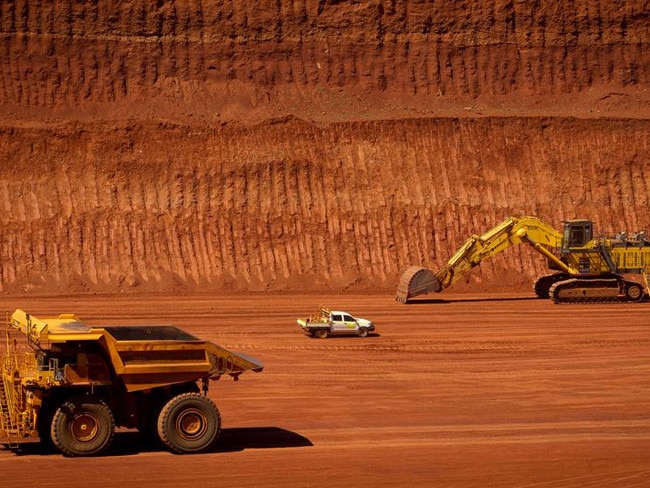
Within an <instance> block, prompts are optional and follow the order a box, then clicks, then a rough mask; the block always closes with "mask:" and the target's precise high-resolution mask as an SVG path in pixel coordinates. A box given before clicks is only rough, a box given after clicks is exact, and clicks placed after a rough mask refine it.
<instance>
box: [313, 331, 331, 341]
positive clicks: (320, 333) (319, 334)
mask: <svg viewBox="0 0 650 488" xmlns="http://www.w3.org/2000/svg"><path fill="white" fill-rule="evenodd" d="M328 335H330V333H329V331H328V330H327V329H318V330H317V331H316V332H314V336H316V337H318V338H319V339H327V336H328Z"/></svg>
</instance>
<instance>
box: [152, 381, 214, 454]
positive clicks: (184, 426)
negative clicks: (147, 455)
mask: <svg viewBox="0 0 650 488" xmlns="http://www.w3.org/2000/svg"><path fill="white" fill-rule="evenodd" d="M220 430H221V417H220V415H219V410H218V409H217V406H216V405H215V404H214V403H213V402H212V400H210V399H209V398H208V397H206V396H204V395H201V394H200V393H183V394H181V395H177V396H175V397H173V398H172V399H171V400H169V401H168V402H167V403H166V404H165V406H164V407H163V408H162V410H161V411H160V416H159V417H158V435H159V436H160V440H161V441H162V443H163V444H164V445H165V446H166V447H168V448H169V449H170V450H171V451H173V452H175V453H178V454H190V453H198V452H204V451H207V450H208V449H210V448H211V447H212V445H213V444H214V443H215V441H216V440H217V438H218V437H219V432H220Z"/></svg>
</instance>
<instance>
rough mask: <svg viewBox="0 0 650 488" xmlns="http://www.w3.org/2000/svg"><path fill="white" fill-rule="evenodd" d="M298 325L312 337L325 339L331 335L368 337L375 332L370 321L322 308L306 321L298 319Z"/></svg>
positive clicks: (373, 325)
mask: <svg viewBox="0 0 650 488" xmlns="http://www.w3.org/2000/svg"><path fill="white" fill-rule="evenodd" d="M297 322H298V325H299V326H300V327H301V328H302V330H303V331H304V332H305V333H306V334H307V335H309V336H311V337H318V338H320V339H325V338H326V337H328V336H330V335H352V336H359V337H366V336H367V335H368V334H369V333H370V332H372V331H374V330H375V324H374V323H372V322H371V321H370V320H366V319H362V318H359V317H354V316H352V315H351V314H349V313H348V312H342V311H340V310H329V309H327V308H322V309H320V311H319V312H318V313H316V314H313V315H311V316H309V317H308V318H306V319H298V320H297Z"/></svg>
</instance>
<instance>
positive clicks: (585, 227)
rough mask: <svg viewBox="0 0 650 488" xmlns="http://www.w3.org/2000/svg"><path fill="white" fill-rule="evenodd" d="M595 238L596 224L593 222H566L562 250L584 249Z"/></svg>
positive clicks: (581, 220) (576, 220)
mask: <svg viewBox="0 0 650 488" xmlns="http://www.w3.org/2000/svg"><path fill="white" fill-rule="evenodd" d="M593 237H594V224H593V222H592V221H591V220H583V219H580V220H578V219H575V220H565V221H564V233H563V235H562V250H563V251H568V250H569V249H571V248H574V247H584V246H586V245H587V243H588V242H589V241H591V240H592V239H593Z"/></svg>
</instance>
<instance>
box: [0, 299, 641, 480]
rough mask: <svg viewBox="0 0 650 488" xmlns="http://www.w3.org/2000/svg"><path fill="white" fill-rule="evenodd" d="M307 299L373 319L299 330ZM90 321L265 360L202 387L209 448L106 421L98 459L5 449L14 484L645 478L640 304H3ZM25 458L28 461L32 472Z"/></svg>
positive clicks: (2, 458)
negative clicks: (165, 331)
mask: <svg viewBox="0 0 650 488" xmlns="http://www.w3.org/2000/svg"><path fill="white" fill-rule="evenodd" d="M320 304H322V305H329V306H332V307H336V308H342V309H344V310H349V311H350V312H351V313H354V314H356V315H359V316H362V317H366V318H369V319H372V320H374V321H375V322H376V325H377V331H376V332H377V334H376V335H374V336H370V337H367V338H359V337H349V338H345V337H344V338H328V339H324V340H322V339H311V338H308V337H306V336H305V335H303V334H302V332H301V331H300V329H299V327H298V325H297V324H296V323H295V320H296V318H297V317H301V316H305V315H308V314H309V313H310V312H312V311H314V309H315V308H316V307H318V306H319V305H320ZM18 305H19V306H21V307H23V308H24V309H25V310H26V311H28V312H29V313H32V314H34V315H35V316H37V317H39V316H40V317H47V316H51V315H53V314H58V313H61V312H64V311H66V312H75V313H77V314H78V315H79V316H80V317H81V318H82V319H83V320H84V321H86V322H87V323H88V324H90V325H106V324H113V325H115V324H136V323H138V324H161V323H164V324H169V323H172V324H175V325H178V326H180V327H182V328H183V329H185V330H187V331H189V332H190V333H192V334H194V335H196V336H199V337H202V338H204V339H207V340H211V341H213V342H215V343H217V344H221V345H222V346H224V347H227V348H229V349H232V350H235V351H239V352H243V353H247V354H251V355H253V356H255V357H257V358H259V359H260V360H262V361H263V362H264V364H265V370H264V371H263V372H262V373H246V374H244V375H242V377H241V380H240V381H238V382H234V381H232V380H231V379H230V378H222V379H221V380H220V381H219V382H213V383H211V387H210V391H209V395H210V397H211V398H212V399H213V400H214V401H215V402H216V404H217V405H218V406H219V408H220V410H221V416H222V420H223V428H224V430H223V435H222V437H221V441H220V443H219V444H218V446H217V447H216V449H215V452H211V453H208V454H202V455H188V456H175V455H172V454H169V453H167V452H165V451H163V450H161V449H160V448H158V447H157V446H152V445H149V444H146V443H145V442H143V440H142V438H141V437H140V436H139V435H138V434H137V433H136V432H131V431H124V432H119V433H118V434H117V435H116V438H115V444H114V445H113V448H112V449H111V450H110V452H109V453H108V455H107V456H105V457H100V458H91V459H78V458H77V459H67V458H63V457H62V456H61V455H59V454H52V453H47V452H44V451H43V450H42V449H40V448H38V447H37V446H33V445H32V446H29V445H28V446H25V447H24V450H23V452H22V454H23V455H21V456H18V455H15V454H13V453H11V452H10V451H8V450H5V449H0V472H1V473H2V479H3V480H8V481H11V484H13V485H21V486H31V485H33V484H35V483H36V481H35V480H36V479H37V477H38V484H41V485H42V484H45V485H46V486H61V483H62V481H61V480H65V481H64V483H65V486H69V487H71V488H74V487H82V486H83V487H86V486H88V483H89V479H92V486H96V487H116V486H134V485H136V484H137V485H141V486H160V487H175V486H190V485H191V486H197V487H204V486H205V487H211V486H221V487H241V486H257V487H260V488H261V487H268V488H272V487H273V488H275V487H286V486H304V487H307V486H327V487H350V486H367V487H377V486H379V487H397V486H416V487H431V486H453V487H457V488H465V487H479V486H480V487H483V486H494V487H504V488H509V487H524V486H544V487H549V488H560V487H562V488H565V487H596V486H598V487H601V486H607V487H628V486H635V487H636V486H638V487H641V486H648V485H649V484H650V469H649V468H648V466H650V418H649V417H648V412H649V411H650V397H649V396H648V394H647V392H648V390H649V388H650V347H649V346H650V339H649V337H648V325H647V316H648V313H649V312H650V304H649V303H647V302H646V303H641V304H630V305H625V304H623V305H621V304H618V305H596V306H584V305H564V306H558V305H553V304H552V303H551V302H550V301H548V300H535V299H530V298H529V297H528V295H525V296H524V295H521V294H507V295H471V294H463V295H461V294H457V295H453V294H449V295H446V296H445V299H444V300H441V301H439V302H419V303H416V304H413V305H406V306H404V305H401V304H398V303H396V302H395V301H394V300H392V297H390V296H386V295H374V296H370V295H365V296H355V295H348V294H346V295H344V296H343V295H322V294H318V295H299V294H287V295H274V294H270V293H260V294H258V295H256V296H251V295H243V296H236V295H233V296H229V297H224V296H216V297H215V296H213V295H207V294H204V295H186V296H170V295H167V296H166V295H155V296H154V295H150V296H142V295H140V296H135V295H128V296H112V297H88V296H76V297H75V296H69V297H57V298H42V297H41V298H39V297H34V298H23V299H17V300H9V299H6V298H3V299H1V300H0V308H1V309H3V310H13V309H14V308H15V307H16V306H18ZM35 463H37V464H38V470H37V472H36V471H35V469H34V465H35Z"/></svg>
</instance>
